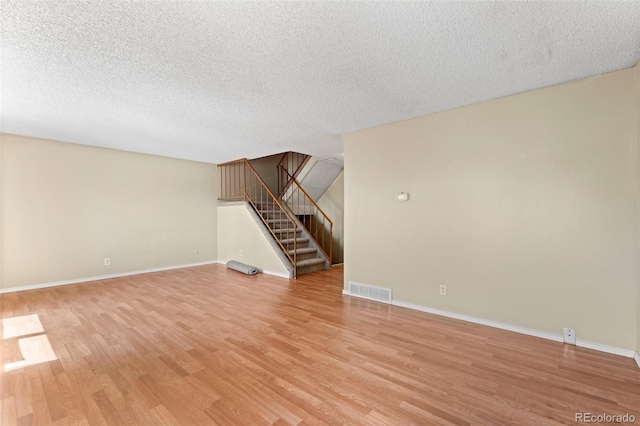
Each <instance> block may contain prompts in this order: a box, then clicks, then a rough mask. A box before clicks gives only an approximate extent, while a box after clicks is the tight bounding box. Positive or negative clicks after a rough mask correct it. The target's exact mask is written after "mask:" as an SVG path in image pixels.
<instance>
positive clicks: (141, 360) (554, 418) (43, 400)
mask: <svg viewBox="0 0 640 426" xmlns="http://www.w3.org/2000/svg"><path fill="white" fill-rule="evenodd" d="M341 290H342V271H341V269H339V268H337V269H333V270H331V271H323V272H318V273H315V274H311V275H306V276H303V277H301V278H300V279H298V280H297V281H293V280H292V281H289V280H286V279H282V278H274V277H270V276H266V275H259V276H254V277H247V276H244V275H242V274H239V273H237V272H234V271H229V270H226V269H225V267H224V266H222V265H210V266H201V267H195V268H189V269H181V270H174V271H167V272H160V273H152V274H145V275H138V276H133V277H125V278H117V279H110V280H104V281H101V282H93V283H87V284H77V285H68V286H62V287H56V288H49V289H41V290H33V291H26V292H19V293H9V294H5V295H2V296H0V307H1V308H2V311H1V312H2V318H3V319H5V320H4V321H3V323H4V327H3V332H4V333H5V334H4V336H7V337H6V338H3V339H2V340H1V343H0V345H1V346H0V350H1V353H0V362H1V366H2V372H0V402H1V403H2V405H1V406H0V410H1V411H2V413H1V415H0V416H1V417H0V424H1V425H3V426H5V425H14V424H18V425H48V424H56V425H58V424H59V425H63V424H91V425H103V424H109V425H125V424H131V425H161V424H171V425H192V424H221V425H260V424H275V425H285V424H309V425H311V424H331V425H338V424H364V425H378V424H380V425H382V424H385V425H404V424H421V425H430V424H457V425H464V424H478V425H482V424H487V425H515V424H522V425H545V424H571V423H573V420H574V415H575V414H574V413H575V412H590V413H594V414H602V413H607V414H625V413H631V414H633V415H635V416H636V418H637V419H638V420H637V422H639V423H640V369H638V367H637V366H636V364H635V362H634V361H633V360H631V359H627V358H622V357H618V356H614V355H607V354H603V353H599V352H595V351H591V350H587V349H580V348H575V347H572V346H565V345H563V344H560V343H556V342H551V341H546V340H542V339H537V338H534V337H529V336H523V335H519V334H515V333H510V332H507V331H502V330H497V329H492V328H488V327H483V326H479V325H475V324H470V323H465V322H462V321H456V320H452V319H447V318H442V317H438V316H434V315H429V314H425V313H421V312H416V311H411V310H408V309H404V308H400V307H394V306H388V305H384V304H379V303H375V302H369V301H365V300H359V299H356V298H351V297H348V296H343V295H342V294H341ZM38 320H39V322H40V323H41V325H42V331H39V330H40V329H39V328H38V327H37V322H38ZM20 333H23V334H22V335H19V334H20ZM9 336H13V337H9ZM21 339H25V340H22V343H20V342H21ZM29 339H31V340H29ZM46 341H48V342H50V345H51V348H52V350H53V353H54V357H56V358H57V359H55V360H52V361H44V362H39V363H37V364H34V365H31V366H23V365H21V364H15V363H16V362H17V361H20V360H22V355H21V349H20V347H19V346H20V345H22V346H23V347H22V353H27V354H28V356H29V357H34V358H33V359H34V362H37V361H38V359H37V356H38V353H40V352H42V353H44V354H45V356H46V349H47V348H46V345H47V343H46ZM45 359H46V358H45ZM7 368H9V371H4V370H5V369H7Z"/></svg>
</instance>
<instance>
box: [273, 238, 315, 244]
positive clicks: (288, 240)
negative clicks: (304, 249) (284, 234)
mask: <svg viewBox="0 0 640 426" xmlns="http://www.w3.org/2000/svg"><path fill="white" fill-rule="evenodd" d="M294 241H295V242H297V243H298V244H303V243H308V242H309V239H308V238H285V239H284V240H280V242H281V243H282V244H293V242H294Z"/></svg>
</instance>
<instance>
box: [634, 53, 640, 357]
mask: <svg viewBox="0 0 640 426" xmlns="http://www.w3.org/2000/svg"><path fill="white" fill-rule="evenodd" d="M635 70H636V99H637V101H638V103H637V109H636V113H637V114H636V120H637V125H638V145H636V161H637V162H638V163H637V164H638V165H637V167H638V184H637V187H636V188H637V191H638V193H637V198H636V203H637V204H636V208H637V211H638V224H637V230H638V245H639V250H638V277H637V280H638V288H637V293H638V306H637V309H636V322H637V325H636V333H637V337H636V352H637V353H638V354H640V153H639V152H638V150H639V149H640V62H638V64H637V65H636V67H635Z"/></svg>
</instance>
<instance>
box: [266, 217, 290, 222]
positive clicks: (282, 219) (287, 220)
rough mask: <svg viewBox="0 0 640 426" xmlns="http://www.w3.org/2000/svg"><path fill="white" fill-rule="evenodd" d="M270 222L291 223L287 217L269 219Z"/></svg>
mask: <svg viewBox="0 0 640 426" xmlns="http://www.w3.org/2000/svg"><path fill="white" fill-rule="evenodd" d="M267 222H269V223H291V221H290V220H289V219H286V218H278V219H267Z"/></svg>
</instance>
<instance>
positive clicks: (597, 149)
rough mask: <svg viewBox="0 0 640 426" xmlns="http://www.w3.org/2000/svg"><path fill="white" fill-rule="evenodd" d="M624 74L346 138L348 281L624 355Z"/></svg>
mask: <svg viewBox="0 0 640 426" xmlns="http://www.w3.org/2000/svg"><path fill="white" fill-rule="evenodd" d="M635 72H636V71H635V70H633V69H631V70H624V71H620V72H615V73H611V74H607V75H602V76H598V77H595V78H589V79H586V80H581V81H577V82H572V83H568V84H563V85H558V86H554V87H549V88H545V89H541V90H537V91H533V92H528V93H523V94H518V95H515V96H510V97H506V98H502V99H498V100H493V101H489V102H484V103H481V104H476V105H472V106H468V107H464V108H459V109H455V110H451V111H446V112H442V113H438V114H432V115H427V116H423V117H418V118H415V119H411V120H406V121H402V122H398V123H393V124H389V125H386V126H381V127H377V128H373V129H368V130H363V131H358V132H354V133H351V134H348V135H346V136H345V140H344V150H345V282H346V283H348V282H349V281H354V282H358V283H364V284H371V285H376V286H382V287H390V288H392V289H393V298H394V299H396V300H399V301H404V302H409V303H414V304H417V305H422V306H426V307H430V308H436V309H442V310H446V311H450V312H455V313H459V314H464V315H469V316H473V317H477V318H482V319H486V320H492V321H497V322H501V323H506V324H510V325H513V326H519V327H525V328H529V329H534V330H539V331H544V332H550V333H555V334H561V333H562V328H563V327H572V328H575V329H576V334H577V337H578V339H579V340H584V341H590V342H596V343H599V344H603V345H610V346H613V347H618V348H623V349H627V350H630V349H633V348H634V347H636V339H637V337H638V336H637V332H636V328H637V317H636V315H637V312H636V311H637V310H638V302H637V297H638V296H637V286H638V282H637V272H636V268H637V262H638V248H637V238H636V235H637V234H636V223H637V220H638V218H637V215H636V201H637V200H636V198H637V195H636V184H637V182H636V179H637V168H638V164H637V162H636V160H635V158H636V157H635V150H636V146H637V142H638V126H637V123H636V122H637V92H636V90H635V78H636V74H635ZM401 191H404V192H408V193H409V194H410V200H409V201H408V202H404V203H403V202H396V201H395V200H394V194H396V193H398V192H401ZM441 284H444V285H446V286H447V296H440V295H439V286H440V285H441Z"/></svg>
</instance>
